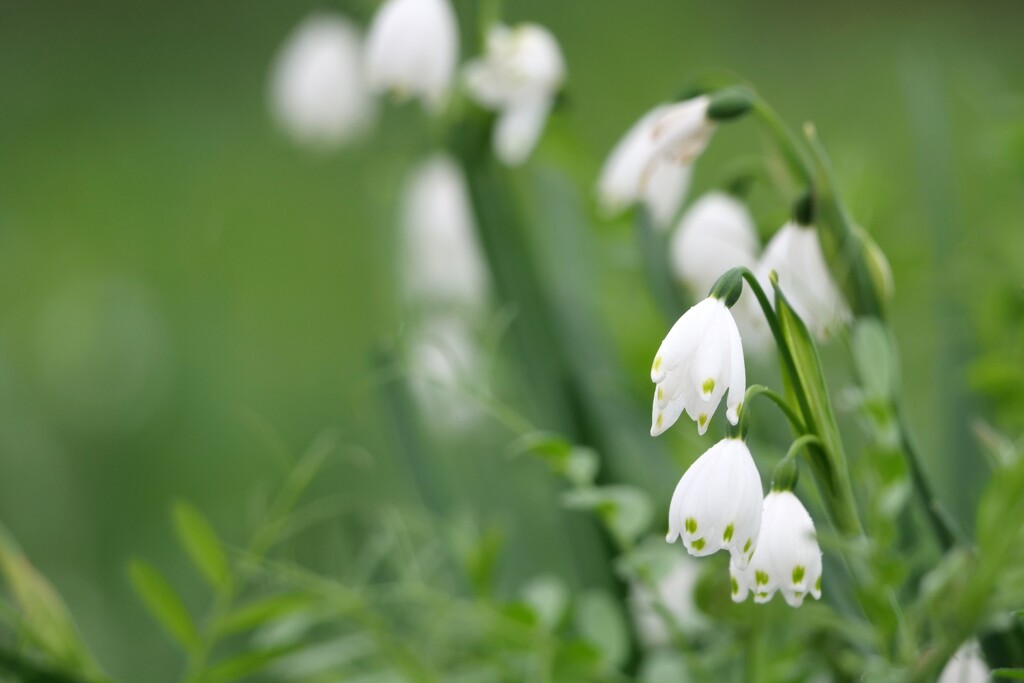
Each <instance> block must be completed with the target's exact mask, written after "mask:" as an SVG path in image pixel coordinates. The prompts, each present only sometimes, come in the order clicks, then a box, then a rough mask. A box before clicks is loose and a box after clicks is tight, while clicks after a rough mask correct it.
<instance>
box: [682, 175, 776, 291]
mask: <svg viewBox="0 0 1024 683" xmlns="http://www.w3.org/2000/svg"><path fill="white" fill-rule="evenodd" d="M760 249H761V244H760V241H759V240H758V238H757V228H756V227H755V226H754V219H753V218H751V216H750V212H749V211H748V210H747V207H746V206H744V205H743V202H741V201H739V200H738V199H736V198H735V197H732V196H731V195H728V194H726V193H724V192H709V193H707V194H705V195H704V196H702V197H701V198H700V199H698V200H697V201H695V202H694V203H693V205H692V206H691V207H690V208H689V209H687V211H686V213H685V214H684V215H683V218H682V220H681V221H680V222H679V227H678V228H676V231H675V233H673V235H672V239H671V241H670V242H669V262H670V264H671V266H672V271H673V273H674V274H675V276H676V277H677V278H678V279H680V280H681V281H682V282H683V283H684V284H685V285H686V286H687V287H689V288H690V289H691V290H692V291H693V292H697V293H699V294H700V295H704V294H707V292H708V290H710V289H711V286H712V285H714V284H715V281H716V280H718V278H719V277H720V276H721V275H722V274H723V273H725V272H726V271H727V270H730V269H732V268H736V267H738V266H744V267H747V268H750V269H751V270H753V269H754V268H755V267H756V264H757V254H758V252H759V251H760Z"/></svg>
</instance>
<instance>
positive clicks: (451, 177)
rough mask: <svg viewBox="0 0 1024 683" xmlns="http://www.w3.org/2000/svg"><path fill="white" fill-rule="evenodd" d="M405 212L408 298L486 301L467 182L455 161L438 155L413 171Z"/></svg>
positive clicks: (404, 273)
mask: <svg viewBox="0 0 1024 683" xmlns="http://www.w3.org/2000/svg"><path fill="white" fill-rule="evenodd" d="M402 216H403V218H402V228H403V229H402V232H403V250H402V284H403V289H404V291H405V294H406V297H407V298H409V299H413V300H417V301H419V302H423V301H429V302H433V303H447V304H456V305H460V306H464V307H469V308H473V307H477V306H479V305H481V304H482V303H483V302H484V300H485V299H486V297H487V290H488V277H487V270H486V266H485V264H484V260H483V256H482V254H481V252H480V245H479V244H478V242H477V239H476V228H475V224H474V220H473V213H472V210H471V208H470V204H469V196H468V191H467V189H466V181H465V178H464V177H463V175H462V172H461V170H460V169H459V167H458V166H457V165H456V163H455V162H454V161H452V159H450V158H449V157H447V156H444V155H441V154H439V155H436V156H433V157H431V158H429V159H427V160H426V161H424V162H423V163H421V164H420V165H419V167H417V168H416V169H415V170H414V171H413V172H412V174H411V176H410V178H409V180H408V181H407V184H406V187H405V194H404V197H403V207H402Z"/></svg>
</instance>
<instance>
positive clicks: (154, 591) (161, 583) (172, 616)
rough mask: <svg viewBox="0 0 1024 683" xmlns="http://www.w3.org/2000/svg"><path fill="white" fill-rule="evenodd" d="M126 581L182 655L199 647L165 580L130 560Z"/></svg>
mask: <svg viewBox="0 0 1024 683" xmlns="http://www.w3.org/2000/svg"><path fill="white" fill-rule="evenodd" d="M128 578H129V579H130V580H131V582H132V587H133V588H134V589H135V592H136V593H137V594H138V596H139V598H140V599H141V600H142V602H143V604H145V605H146V607H147V608H148V609H149V613H150V614H151V615H153V618H154V619H156V620H157V622H159V624H160V625H161V626H162V627H163V628H164V630H165V631H166V632H167V634H168V635H170V636H171V637H172V638H173V639H174V640H175V641H176V642H177V643H178V644H179V645H181V647H182V648H184V649H185V650H186V651H191V650H194V649H196V648H197V647H198V646H199V632H198V631H197V630H196V626H195V624H194V623H193V622H192V617H191V616H190V615H189V613H188V608H186V607H185V603H184V602H182V600H181V598H180V597H178V594H177V593H176V592H175V591H174V588H172V587H171V584H169V583H168V582H167V579H165V578H164V577H163V576H161V574H160V572H158V571H157V570H156V569H154V568H153V567H151V566H150V565H148V564H146V563H145V562H143V561H142V560H133V561H132V562H131V564H129V565H128Z"/></svg>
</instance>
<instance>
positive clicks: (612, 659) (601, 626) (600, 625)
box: [576, 590, 630, 666]
mask: <svg viewBox="0 0 1024 683" xmlns="http://www.w3.org/2000/svg"><path fill="white" fill-rule="evenodd" d="M576 629H577V630H578V631H579V632H580V633H581V634H582V635H583V637H584V638H585V639H586V640H588V641H590V642H591V643H593V644H594V645H596V646H597V649H598V651H599V652H600V653H601V655H602V656H603V657H604V659H605V661H607V662H608V663H609V664H611V665H612V666H619V665H620V664H622V663H623V662H625V661H626V657H628V656H629V647H630V643H629V628H628V627H627V626H626V617H625V615H623V613H622V610H621V608H620V607H619V604H618V603H617V602H616V601H615V600H614V599H613V598H612V597H611V596H610V595H608V594H607V593H605V592H603V591H596V590H595V591H590V592H588V593H584V594H583V596H582V597H581V598H580V601H579V605H578V606H577V608H576Z"/></svg>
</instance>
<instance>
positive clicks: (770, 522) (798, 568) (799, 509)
mask: <svg viewBox="0 0 1024 683" xmlns="http://www.w3.org/2000/svg"><path fill="white" fill-rule="evenodd" d="M730 573H731V574H732V599H733V600H734V601H735V602H743V601H744V600H746V599H747V594H748V593H750V592H751V591H753V593H754V602H768V601H769V600H771V599H772V597H773V596H774V595H775V591H782V595H783V597H784V598H785V599H786V602H787V603H789V605H790V606H791V607H799V606H800V605H802V604H803V601H804V597H805V596H806V595H807V594H808V593H810V594H811V595H813V596H814V598H815V599H816V600H817V599H819V598H821V549H820V548H819V547H818V540H817V537H816V535H815V533H814V522H813V521H811V516H810V515H809V514H807V509H806V508H805V507H804V505H803V503H801V502H800V499H799V498H797V497H796V496H795V495H793V492H792V491H772V492H771V493H769V494H768V495H767V496H765V499H764V511H763V512H762V516H761V533H760V535H759V536H758V538H757V547H756V548H755V550H754V556H753V557H752V558H751V559H750V562H749V564H747V565H746V566H743V565H742V564H740V563H736V562H733V563H732V564H731V565H730Z"/></svg>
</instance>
